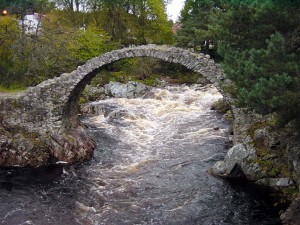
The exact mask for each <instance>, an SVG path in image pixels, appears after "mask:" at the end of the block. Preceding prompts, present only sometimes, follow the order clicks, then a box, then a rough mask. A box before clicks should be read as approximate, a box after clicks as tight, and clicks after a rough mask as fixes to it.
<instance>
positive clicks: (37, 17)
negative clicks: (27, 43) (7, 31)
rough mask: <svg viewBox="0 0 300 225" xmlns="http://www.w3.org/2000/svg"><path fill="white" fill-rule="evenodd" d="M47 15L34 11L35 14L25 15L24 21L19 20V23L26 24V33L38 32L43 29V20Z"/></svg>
mask: <svg viewBox="0 0 300 225" xmlns="http://www.w3.org/2000/svg"><path fill="white" fill-rule="evenodd" d="M44 18H45V15H42V14H39V13H34V14H33V15H25V16H24V18H23V21H19V25H20V26H22V25H24V29H25V33H26V34H36V33H37V32H38V31H39V30H40V29H41V26H42V24H41V21H42V19H44Z"/></svg>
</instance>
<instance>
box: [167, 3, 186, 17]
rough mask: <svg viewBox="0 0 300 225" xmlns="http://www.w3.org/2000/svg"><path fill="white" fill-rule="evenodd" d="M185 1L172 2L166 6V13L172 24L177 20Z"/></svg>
mask: <svg viewBox="0 0 300 225" xmlns="http://www.w3.org/2000/svg"><path fill="white" fill-rule="evenodd" d="M184 1H185V0H172V3H170V4H168V5H167V13H168V16H169V18H170V19H172V20H173V21H174V22H175V21H176V20H177V19H178V17H179V15H180V11H181V9H182V8H183V5H184Z"/></svg>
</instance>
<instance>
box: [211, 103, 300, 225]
mask: <svg viewBox="0 0 300 225" xmlns="http://www.w3.org/2000/svg"><path fill="white" fill-rule="evenodd" d="M225 105H226V104H224V103H222V102H219V103H217V104H215V107H214V108H215V109H217V110H218V109H219V110H220V111H222V112H223V113H225V112H226V114H225V116H226V117H227V118H229V119H230V120H231V122H232V134H233V136H232V141H233V147H232V148H231V149H230V150H229V151H228V153H227V154H226V157H225V158H224V160H222V161H218V162H217V163H216V164H215V165H214V166H213V167H212V168H211V169H210V172H211V173H212V174H213V175H217V176H221V177H226V178H230V179H247V180H248V181H250V182H254V183H256V184H258V185H262V186H267V187H270V190H273V191H276V192H277V193H279V195H280V201H279V202H278V203H276V204H278V205H280V204H287V203H288V202H290V201H292V202H293V203H292V204H291V206H290V208H289V209H288V210H287V211H286V212H285V213H283V214H282V215H281V218H282V221H283V223H284V224H289V225H296V224H299V214H298V212H299V210H300V207H299V206H300V200H299V198H296V196H297V195H298V192H299V184H300V176H299V175H300V153H299V152H300V141H299V133H298V132H297V129H295V126H294V124H293V122H290V123H289V124H287V125H286V126H285V127H282V128H278V127H277V126H276V123H277V121H276V120H277V119H276V115H266V116H263V115H259V114H255V113H253V112H251V111H249V110H247V109H240V108H236V107H234V106H232V107H231V109H230V110H228V109H229V107H228V105H227V106H226V107H224V106H225ZM224 108H225V110H224Z"/></svg>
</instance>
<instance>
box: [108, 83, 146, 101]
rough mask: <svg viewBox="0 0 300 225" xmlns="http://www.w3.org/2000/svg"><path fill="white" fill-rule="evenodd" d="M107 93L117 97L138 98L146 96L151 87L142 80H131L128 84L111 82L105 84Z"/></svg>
mask: <svg viewBox="0 0 300 225" xmlns="http://www.w3.org/2000/svg"><path fill="white" fill-rule="evenodd" d="M104 89H105V94H106V95H108V96H110V97H116V98H138V97H143V96H145V95H146V94H147V93H148V92H149V91H150V90H151V88H150V87H149V86H147V85H144V84H142V83H140V82H136V81H129V82H128V83H126V84H122V83H120V82H110V83H109V84H106V85H104Z"/></svg>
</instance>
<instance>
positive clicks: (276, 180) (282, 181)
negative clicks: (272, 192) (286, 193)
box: [256, 177, 294, 187]
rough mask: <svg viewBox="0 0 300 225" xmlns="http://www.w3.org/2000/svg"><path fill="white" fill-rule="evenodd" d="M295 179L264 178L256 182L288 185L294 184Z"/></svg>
mask: <svg viewBox="0 0 300 225" xmlns="http://www.w3.org/2000/svg"><path fill="white" fill-rule="evenodd" d="M293 183H294V182H293V181H292V180H291V179H290V178H288V177H284V178H262V179H260V180H258V181H256V184H260V185H265V186H270V187H288V186H291V185H293Z"/></svg>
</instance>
